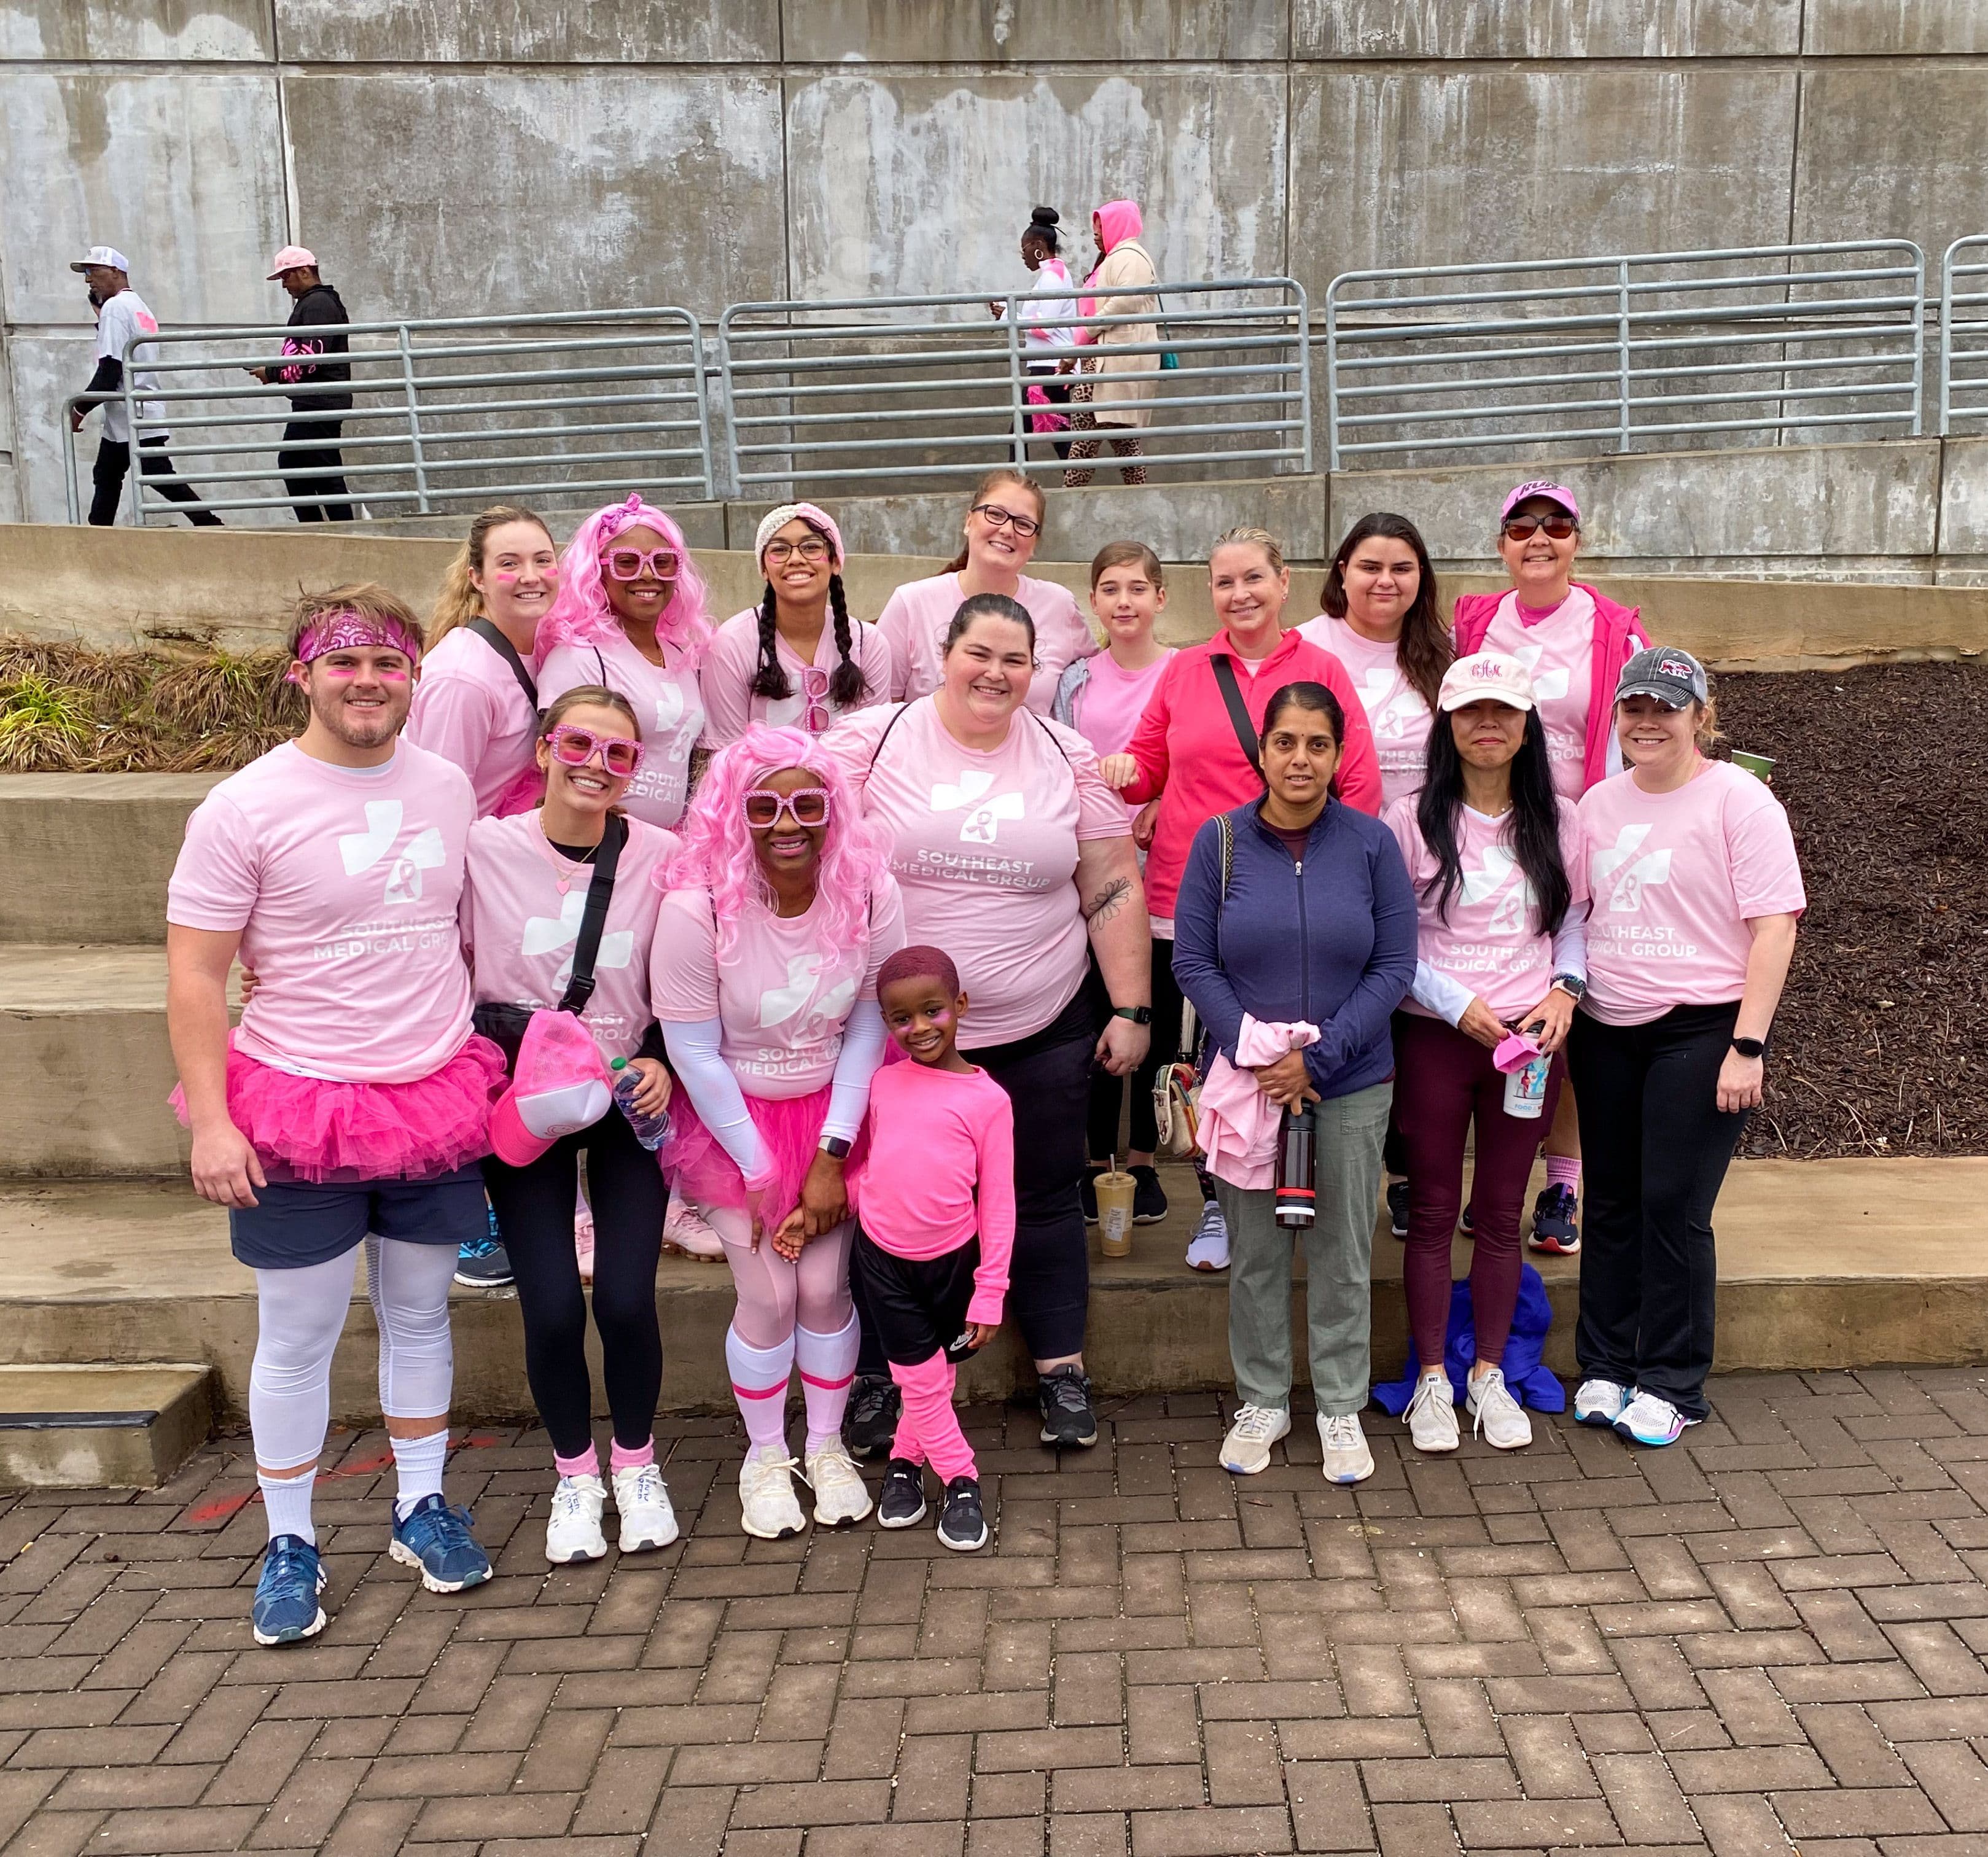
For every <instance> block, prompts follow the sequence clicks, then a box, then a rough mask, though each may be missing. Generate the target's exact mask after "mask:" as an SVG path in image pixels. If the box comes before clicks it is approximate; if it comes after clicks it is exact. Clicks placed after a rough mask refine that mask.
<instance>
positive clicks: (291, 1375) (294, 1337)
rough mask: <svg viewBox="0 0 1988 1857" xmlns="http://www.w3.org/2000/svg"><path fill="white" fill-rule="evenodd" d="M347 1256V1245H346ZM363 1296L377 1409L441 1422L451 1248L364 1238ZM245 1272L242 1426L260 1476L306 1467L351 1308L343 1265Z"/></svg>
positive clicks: (318, 1446)
mask: <svg viewBox="0 0 1988 1857" xmlns="http://www.w3.org/2000/svg"><path fill="white" fill-rule="evenodd" d="M355 1248H357V1247H355ZM365 1251H366V1294H367V1298H368V1300H369V1301H370V1302H371V1303H372V1304H373V1315H374V1321H376V1322H377V1324H378V1325H379V1329H380V1411H381V1412H383V1413H384V1414H385V1416H387V1417H388V1418H390V1419H434V1418H438V1419H447V1418H448V1405H449V1395H450V1393H451V1391H452V1389H453V1388H454V1385H455V1350H454V1348H452V1347H451V1345H450V1340H449V1328H448V1286H449V1283H450V1280H451V1278H452V1277H454V1276H455V1246H453V1245H450V1244H406V1243H402V1242H401V1241H400V1240H397V1239H391V1238H387V1239H381V1238H370V1237H369V1238H368V1239H367V1240H366V1243H365ZM352 1260H353V1252H352V1251H347V1253H345V1255H344V1256H343V1257H334V1258H333V1260H331V1261H330V1263H313V1264H306V1265H305V1266H304V1267H303V1268H302V1269H300V1270H258V1271H257V1272H256V1273H255V1294H256V1298H257V1333H256V1337H255V1365H254V1366H253V1367H252V1368H251V1369H250V1371H249V1429H250V1430H251V1431H252V1432H253V1433H254V1435H255V1461H256V1463H258V1464H259V1465H260V1466H262V1468H263V1469H264V1470H294V1469H296V1467H297V1466H299V1465H301V1464H307V1463H316V1461H317V1459H318V1454H319V1453H320V1452H321V1451H323V1449H324V1434H325V1430H326V1426H327V1425H328V1424H329V1422H330V1417H331V1357H332V1353H333V1350H334V1349H335V1348H336V1347H337V1345H338V1338H339V1336H340V1334H341V1333H342V1332H343V1330H344V1328H345V1318H346V1317H347V1314H350V1311H351V1308H352Z"/></svg>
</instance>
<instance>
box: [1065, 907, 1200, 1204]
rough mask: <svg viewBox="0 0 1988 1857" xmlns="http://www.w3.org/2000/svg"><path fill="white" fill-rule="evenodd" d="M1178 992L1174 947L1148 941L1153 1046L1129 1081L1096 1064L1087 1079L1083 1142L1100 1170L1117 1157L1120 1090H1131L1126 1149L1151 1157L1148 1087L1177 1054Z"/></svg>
mask: <svg viewBox="0 0 1988 1857" xmlns="http://www.w3.org/2000/svg"><path fill="white" fill-rule="evenodd" d="M1180 1037H1181V989H1179V987H1178V986H1176V985H1175V983H1174V945H1173V943H1172V942H1168V941H1163V940H1161V939H1160V938H1159V937H1158V936H1157V935H1155V937H1154V938H1153V1041H1152V1043H1151V1044H1150V1045H1148V1047H1146V1061H1145V1062H1144V1064H1141V1065H1140V1066H1139V1067H1138V1069H1137V1070H1136V1071H1134V1072H1133V1073H1132V1074H1131V1077H1129V1078H1127V1077H1114V1076H1113V1075H1112V1074H1111V1072H1110V1071H1107V1070H1106V1069H1105V1068H1104V1067H1103V1066H1102V1065H1101V1064H1100V1065H1097V1066H1094V1067H1093V1069H1092V1071H1091V1076H1090V1118H1089V1124H1088V1128H1087V1132H1086V1137H1085V1138H1086V1140H1087V1142H1088V1143H1089V1145H1090V1159H1092V1160H1094V1161H1096V1162H1099V1163H1100V1165H1101V1164H1102V1163H1103V1162H1105V1161H1107V1160H1109V1159H1111V1156H1112V1155H1114V1154H1116V1153H1117V1152H1118V1111H1119V1108H1120V1107H1121V1104H1123V1103H1124V1101H1125V1086H1126V1084H1128V1082H1129V1083H1130V1084H1131V1087H1132V1129H1131V1142H1130V1144H1129V1145H1130V1147H1131V1151H1132V1152H1133V1153H1134V1154H1151V1152H1153V1148H1154V1147H1155V1144H1156V1143H1157V1142H1158V1140H1159V1138H1160V1131H1159V1125H1158V1122H1157V1121H1155V1118H1154V1115H1153V1084H1154V1082H1155V1080H1156V1079H1157V1078H1158V1076H1159V1074H1160V1067H1161V1065H1162V1064H1171V1063H1172V1062H1173V1061H1174V1060H1175V1059H1176V1058H1177V1057H1179V1055H1180Z"/></svg>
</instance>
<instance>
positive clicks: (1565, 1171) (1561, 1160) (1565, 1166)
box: [1547, 1154, 1581, 1192]
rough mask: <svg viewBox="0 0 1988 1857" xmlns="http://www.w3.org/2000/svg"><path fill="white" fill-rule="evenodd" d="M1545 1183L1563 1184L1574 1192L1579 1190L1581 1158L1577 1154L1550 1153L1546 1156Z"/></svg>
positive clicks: (1552, 1184)
mask: <svg viewBox="0 0 1988 1857" xmlns="http://www.w3.org/2000/svg"><path fill="white" fill-rule="evenodd" d="M1547 1186H1564V1187H1567V1188H1569V1189H1571V1190H1572V1191H1573V1192H1580V1191H1581V1160H1580V1157H1579V1156H1578V1155H1574V1156H1571V1157H1570V1156H1568V1155H1564V1154H1550V1155H1547Z"/></svg>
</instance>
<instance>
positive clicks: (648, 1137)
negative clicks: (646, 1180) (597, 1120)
mask: <svg viewBox="0 0 1988 1857" xmlns="http://www.w3.org/2000/svg"><path fill="white" fill-rule="evenodd" d="M608 1069H610V1071H613V1072H614V1101H615V1102H616V1103H617V1105H619V1107H620V1111H621V1113H622V1114H623V1115H625V1116H627V1118H628V1126H629V1127H630V1128H632V1129H634V1131H635V1139H636V1140H637V1141H638V1142H641V1144H642V1145H643V1146H644V1148H647V1149H648V1150H649V1152H651V1154H653V1153H654V1152H655V1151H656V1150H657V1149H658V1148H660V1147H661V1146H662V1145H663V1144H664V1142H666V1141H668V1139H669V1138H670V1115H669V1111H668V1110H667V1109H658V1111H656V1113H655V1114H654V1115H647V1114H645V1113H644V1111H641V1110H640V1109H638V1108H636V1107H635V1092H636V1091H637V1090H639V1089H641V1087H642V1079H641V1074H640V1073H639V1072H637V1071H631V1069H630V1068H629V1067H628V1060H627V1058H625V1057H617V1058H616V1059H615V1060H614V1061H613V1062H612V1063H611V1064H609V1065H608Z"/></svg>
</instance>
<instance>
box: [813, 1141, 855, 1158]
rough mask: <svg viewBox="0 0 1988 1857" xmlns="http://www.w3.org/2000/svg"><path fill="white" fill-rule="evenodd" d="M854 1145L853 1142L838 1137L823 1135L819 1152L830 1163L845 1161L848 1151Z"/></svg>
mask: <svg viewBox="0 0 1988 1857" xmlns="http://www.w3.org/2000/svg"><path fill="white" fill-rule="evenodd" d="M855 1145H856V1144H855V1143H854V1142H850V1141H846V1140H844V1138H843V1137H842V1136H840V1135H823V1137H822V1138H821V1152H823V1154H825V1155H827V1156H828V1158H829V1159H830V1160H831V1161H846V1160H847V1159H849V1151H850V1148H853V1147H854V1146H855Z"/></svg>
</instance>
